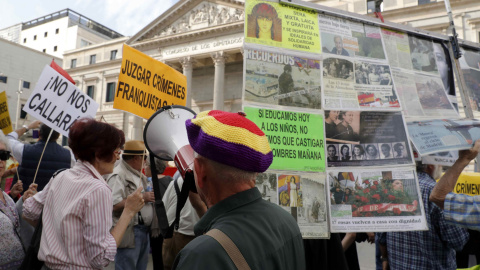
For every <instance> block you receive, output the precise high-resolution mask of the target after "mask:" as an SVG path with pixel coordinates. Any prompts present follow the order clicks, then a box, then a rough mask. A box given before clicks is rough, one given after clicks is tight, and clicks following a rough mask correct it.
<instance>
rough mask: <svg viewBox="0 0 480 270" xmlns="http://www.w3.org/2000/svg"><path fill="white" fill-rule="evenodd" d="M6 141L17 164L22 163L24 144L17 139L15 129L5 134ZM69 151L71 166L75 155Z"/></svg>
mask: <svg viewBox="0 0 480 270" xmlns="http://www.w3.org/2000/svg"><path fill="white" fill-rule="evenodd" d="M7 138H8V141H9V142H10V148H11V149H12V155H13V157H14V158H15V159H16V160H17V161H18V164H20V165H21V164H22V157H23V148H24V147H25V144H23V143H22V142H19V141H18V134H17V132H15V131H12V132H10V133H8V135H7ZM69 152H70V157H71V159H70V167H71V168H73V166H75V163H76V161H75V156H74V155H73V153H72V151H69Z"/></svg>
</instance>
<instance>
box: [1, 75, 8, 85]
mask: <svg viewBox="0 0 480 270" xmlns="http://www.w3.org/2000/svg"><path fill="white" fill-rule="evenodd" d="M7 79H8V77H7V76H2V75H0V82H2V83H7Z"/></svg>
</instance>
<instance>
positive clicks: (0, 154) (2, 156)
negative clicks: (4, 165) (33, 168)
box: [0, 150, 10, 160]
mask: <svg viewBox="0 0 480 270" xmlns="http://www.w3.org/2000/svg"><path fill="white" fill-rule="evenodd" d="M9 158H10V151H6V150H0V160H8V159H9Z"/></svg>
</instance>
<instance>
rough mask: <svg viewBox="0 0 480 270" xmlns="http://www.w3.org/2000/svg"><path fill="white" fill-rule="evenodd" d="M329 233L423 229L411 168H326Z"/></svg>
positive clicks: (423, 214) (417, 191)
mask: <svg viewBox="0 0 480 270" xmlns="http://www.w3.org/2000/svg"><path fill="white" fill-rule="evenodd" d="M327 179H328V186H329V190H328V191H329V193H328V194H329V198H330V201H329V202H330V223H331V231H332V232H359V231H362V232H371V231H384V232H388V231H411V230H427V229H428V228H427V225H426V220H425V213H424V210H423V204H422V200H421V196H420V195H419V194H420V193H419V188H418V181H417V178H416V174H415V170H414V169H413V168H396V169H388V170H385V169H378V170H371V169H370V170H361V169H359V170H351V171H340V170H329V171H328V173H327Z"/></svg>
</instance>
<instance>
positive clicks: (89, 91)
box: [87, 85, 95, 98]
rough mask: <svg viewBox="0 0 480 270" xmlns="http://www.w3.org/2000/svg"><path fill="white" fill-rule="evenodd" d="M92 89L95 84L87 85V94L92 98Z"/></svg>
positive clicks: (93, 89)
mask: <svg viewBox="0 0 480 270" xmlns="http://www.w3.org/2000/svg"><path fill="white" fill-rule="evenodd" d="M93 91H95V86H93V85H89V86H87V95H88V96H89V97H91V98H93V94H94V92H93Z"/></svg>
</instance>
